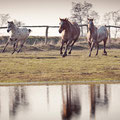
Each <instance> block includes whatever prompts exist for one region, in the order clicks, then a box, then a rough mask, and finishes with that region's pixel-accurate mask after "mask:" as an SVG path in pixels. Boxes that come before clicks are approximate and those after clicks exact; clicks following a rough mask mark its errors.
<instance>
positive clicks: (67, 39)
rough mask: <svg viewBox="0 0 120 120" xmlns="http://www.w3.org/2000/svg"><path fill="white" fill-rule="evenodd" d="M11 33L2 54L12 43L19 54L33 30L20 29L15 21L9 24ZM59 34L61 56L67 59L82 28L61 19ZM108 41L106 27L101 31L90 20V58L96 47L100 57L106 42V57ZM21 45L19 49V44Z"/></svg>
mask: <svg viewBox="0 0 120 120" xmlns="http://www.w3.org/2000/svg"><path fill="white" fill-rule="evenodd" d="M9 31H11V36H10V37H9V39H8V42H7V43H6V45H5V47H4V49H3V51H2V52H5V50H6V47H7V46H8V44H9V43H10V42H13V43H14V44H13V52H12V54H13V53H14V52H17V53H19V52H20V51H21V49H22V47H23V45H24V43H25V42H26V40H27V38H28V36H29V34H30V32H31V29H27V28H19V27H17V26H16V25H15V24H14V23H13V21H11V22H8V27H7V32H9ZM59 33H62V41H61V47H60V54H61V55H62V56H63V57H65V56H67V51H68V47H70V50H69V52H68V54H71V51H72V47H73V45H74V43H75V42H76V41H77V40H78V38H79V35H80V28H79V25H78V24H77V23H76V22H70V21H69V20H68V19H67V18H65V19H61V18H60V25H59ZM107 39H108V31H107V29H106V27H105V26H101V27H100V28H99V29H98V28H97V27H96V26H95V25H94V22H93V19H88V33H87V40H88V44H89V47H90V52H89V57H90V56H91V52H92V50H93V48H94V46H96V48H97V52H96V55H98V50H99V43H100V42H101V41H103V42H104V55H107V52H106V50H105V49H106V42H107ZM19 42H20V43H21V44H20V46H19V49H18V43H19ZM64 44H66V47H65V51H64V53H63V51H62V49H63V46H64Z"/></svg>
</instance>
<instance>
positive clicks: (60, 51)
mask: <svg viewBox="0 0 120 120" xmlns="http://www.w3.org/2000/svg"><path fill="white" fill-rule="evenodd" d="M63 45H64V42H63V41H62V45H61V47H60V54H61V55H62V54H63V52H62V49H63Z"/></svg>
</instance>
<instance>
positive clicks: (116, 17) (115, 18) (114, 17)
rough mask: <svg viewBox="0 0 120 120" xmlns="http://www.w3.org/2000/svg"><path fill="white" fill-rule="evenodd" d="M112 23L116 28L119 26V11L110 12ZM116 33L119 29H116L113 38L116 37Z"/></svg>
mask: <svg viewBox="0 0 120 120" xmlns="http://www.w3.org/2000/svg"><path fill="white" fill-rule="evenodd" d="M112 21H113V23H114V25H116V26H117V25H119V24H120V10H118V11H113V12H112ZM118 31H119V29H118V28H116V31H115V36H114V37H115V38H116V37H117V33H118Z"/></svg>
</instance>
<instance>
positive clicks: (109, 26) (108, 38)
mask: <svg viewBox="0 0 120 120" xmlns="http://www.w3.org/2000/svg"><path fill="white" fill-rule="evenodd" d="M110 38H111V36H110V26H109V27H108V40H109V43H111V39H110Z"/></svg>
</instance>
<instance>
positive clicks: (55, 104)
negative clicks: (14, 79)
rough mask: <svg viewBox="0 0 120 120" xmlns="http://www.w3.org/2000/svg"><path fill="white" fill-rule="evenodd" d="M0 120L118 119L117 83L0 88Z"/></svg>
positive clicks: (118, 91)
mask: <svg viewBox="0 0 120 120" xmlns="http://www.w3.org/2000/svg"><path fill="white" fill-rule="evenodd" d="M0 120H120V84H93V85H80V84H79V85H70V84H68V85H38V86H4V87H0Z"/></svg>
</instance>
